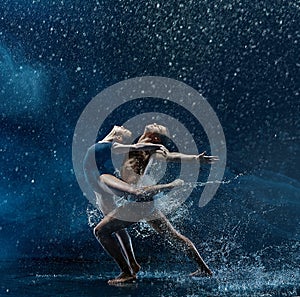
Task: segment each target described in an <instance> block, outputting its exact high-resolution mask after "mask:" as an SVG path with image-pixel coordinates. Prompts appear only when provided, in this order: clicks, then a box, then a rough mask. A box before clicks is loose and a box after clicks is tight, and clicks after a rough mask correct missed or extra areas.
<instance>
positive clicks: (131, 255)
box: [116, 229, 141, 274]
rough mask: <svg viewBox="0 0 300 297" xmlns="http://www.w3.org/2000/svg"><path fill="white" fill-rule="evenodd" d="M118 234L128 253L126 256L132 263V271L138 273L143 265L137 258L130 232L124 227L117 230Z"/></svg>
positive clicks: (123, 247) (125, 251) (124, 249)
mask: <svg viewBox="0 0 300 297" xmlns="http://www.w3.org/2000/svg"><path fill="white" fill-rule="evenodd" d="M116 236H117V238H118V240H119V243H120V245H121V247H122V249H123V252H124V254H125V255H126V257H127V259H128V262H129V264H130V267H131V269H132V272H133V273H134V274H137V273H138V272H139V270H140V269H141V266H140V265H139V264H138V262H137V261H136V259H135V255H134V251H133V247H132V242H131V238H130V236H129V234H128V232H127V231H126V230H125V229H122V230H120V231H118V232H116Z"/></svg>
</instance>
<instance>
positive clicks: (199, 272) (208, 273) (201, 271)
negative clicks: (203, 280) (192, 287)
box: [189, 268, 213, 276]
mask: <svg viewBox="0 0 300 297" xmlns="http://www.w3.org/2000/svg"><path fill="white" fill-rule="evenodd" d="M189 275H190V276H212V275H213V273H212V271H211V270H210V269H209V268H206V269H201V268H199V269H197V270H196V271H194V272H192V273H190V274H189Z"/></svg>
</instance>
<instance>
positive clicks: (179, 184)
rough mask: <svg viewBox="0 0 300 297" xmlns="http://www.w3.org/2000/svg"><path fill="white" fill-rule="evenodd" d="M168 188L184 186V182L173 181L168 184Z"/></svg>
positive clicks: (179, 180) (180, 180)
mask: <svg viewBox="0 0 300 297" xmlns="http://www.w3.org/2000/svg"><path fill="white" fill-rule="evenodd" d="M169 185H170V188H174V187H181V186H183V185H184V181H183V180H182V179H179V178H178V179H175V180H174V181H172V182H171V183H169Z"/></svg>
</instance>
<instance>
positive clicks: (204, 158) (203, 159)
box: [197, 152, 219, 164]
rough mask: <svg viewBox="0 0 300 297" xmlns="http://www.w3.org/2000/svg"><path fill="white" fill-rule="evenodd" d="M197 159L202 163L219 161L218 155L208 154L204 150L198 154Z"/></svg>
mask: <svg viewBox="0 0 300 297" xmlns="http://www.w3.org/2000/svg"><path fill="white" fill-rule="evenodd" d="M197 160H199V162H200V164H214V163H215V162H217V161H219V158H218V157H217V156H208V155H206V152H203V153H201V154H199V155H198V156H197Z"/></svg>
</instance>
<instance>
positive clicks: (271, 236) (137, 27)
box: [0, 0, 300, 267]
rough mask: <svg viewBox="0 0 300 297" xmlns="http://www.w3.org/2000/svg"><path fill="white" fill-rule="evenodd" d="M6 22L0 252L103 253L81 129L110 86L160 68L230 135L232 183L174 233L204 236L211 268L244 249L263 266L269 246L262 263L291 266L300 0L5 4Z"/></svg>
mask: <svg viewBox="0 0 300 297" xmlns="http://www.w3.org/2000/svg"><path fill="white" fill-rule="evenodd" d="M0 16H1V18H0V85H1V92H0V98H1V109H0V112H1V146H0V152H1V159H0V161H1V163H0V166H1V178H0V191H1V192H0V194H1V200H0V206H1V208H0V212H1V216H0V234H1V255H0V257H2V258H4V259H12V258H19V257H35V258H40V257H50V258H53V257H65V258H72V259H78V258H84V259H90V258H92V259H99V258H100V254H101V253H102V249H101V248H100V247H99V246H98V243H97V242H96V240H95V239H94V238H93V235H92V232H91V228H90V227H89V226H88V224H87V215H86V208H87V204H88V201H87V200H86V199H85V198H84V197H83V195H82V193H81V190H80V188H79V186H78V185H77V182H76V179H75V176H74V172H73V169H72V160H71V145H72V137H73V132H74V128H75V125H76V122H77V119H78V117H79V116H80V114H81V112H82V110H83V109H84V107H85V106H86V104H87V103H88V102H89V101H90V100H91V99H92V98H93V97H94V96H96V95H97V94H98V93H99V92H100V91H101V90H103V89H104V88H106V87H108V86H110V85H112V84H114V83H116V82H119V81H122V80H124V79H128V78H133V77H136V76H145V75H158V76H166V77H170V78H173V79H177V80H180V81H183V82H185V83H187V84H188V85H190V86H191V87H193V88H195V89H196V90H198V91H199V92H201V93H202V94H203V95H204V96H205V98H207V100H208V102H209V103H210V104H211V105H212V107H213V108H214V110H215V111H216V113H217V115H218V117H219V119H220V122H221V124H222V126H223V129H224V132H225V135H226V140H227V147H228V163H227V172H226V176H225V178H226V179H230V180H233V182H231V183H229V184H228V185H223V186H221V188H220V190H219V192H218V194H217V196H216V197H215V199H214V200H213V201H212V202H211V203H210V204H209V205H208V206H207V207H206V208H204V209H199V208H197V207H192V204H191V203H192V202H189V203H190V204H188V208H189V209H190V214H189V216H188V217H183V218H181V220H180V224H178V228H180V229H181V230H182V231H183V233H186V234H190V237H191V238H192V239H193V240H194V241H195V243H196V244H197V245H201V244H202V245H203V244H204V242H205V248H206V249H205V251H204V255H205V257H206V258H208V259H209V260H211V262H213V263H214V264H213V265H215V266H218V265H222V264H224V263H225V264H226V265H227V264H228V263H227V262H226V261H229V260H233V259H238V258H239V257H240V256H241V254H242V253H244V252H245V253H250V255H252V256H251V257H252V258H251V257H250V256H249V259H248V260H249V261H250V262H251V261H252V260H253V262H255V259H256V258H255V256H254V255H256V256H257V253H258V254H259V253H260V252H259V251H261V250H263V249H265V251H267V253H268V255H273V257H274V258H276V259H277V260H276V261H274V258H273V260H272V262H271V260H270V259H267V260H266V259H265V258H264V257H265V254H263V253H261V254H259V255H262V258H263V260H265V262H264V263H265V265H271V263H272V265H274V267H277V266H276V265H278V267H279V266H280V265H283V263H284V265H291V267H297V265H296V260H295V259H297V256H296V255H297V253H298V251H299V193H300V185H299V178H300V172H299V167H300V166H299V165H300V162H299V139H300V132H299V131H300V130H299V128H300V123H299V111H300V104H299V85H300V84H299V77H300V76H299V69H300V60H299V54H300V51H299V44H300V31H299V23H300V16H299V6H298V4H297V3H296V2H295V1H275V2H274V1H235V0H230V1H227V2H224V1H193V0H191V1H164V2H163V3H158V2H155V1H143V0H142V1H140V0H139V1H137V0H136V1H133V0H129V1H123V0H121V1H100V0H99V1H78V0H75V1H74V0H73V1H69V0H66V1H51V2H48V1H47V2H46V1H39V0H36V1H26V0H23V1H8V0H7V1H1V8H0ZM205 145H207V144H204V146H205ZM199 149H201V148H199ZM237 174H242V175H241V177H239V178H238V179H236V180H234V177H236V176H237ZM193 195H194V196H193V197H191V201H194V202H195V205H196V204H197V201H198V197H199V193H197V192H196V193H194V194H193ZM200 236H201V238H200ZM156 239H157V238H156V237H155V236H154V235H153V236H152V237H151V238H147V240H140V242H141V244H139V247H138V248H137V252H138V253H140V254H144V255H145V254H149V245H151V241H154V240H156ZM158 241H159V240H158ZM229 243H231V244H232V245H230V244H229ZM278 247H281V248H278ZM282 247H286V248H285V249H284V248H282ZM143 251H144V253H143ZM212 252H214V254H213V256H212ZM205 253H206V254H205ZM101 255H102V254H101ZM295 257H296V258H295Z"/></svg>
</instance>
